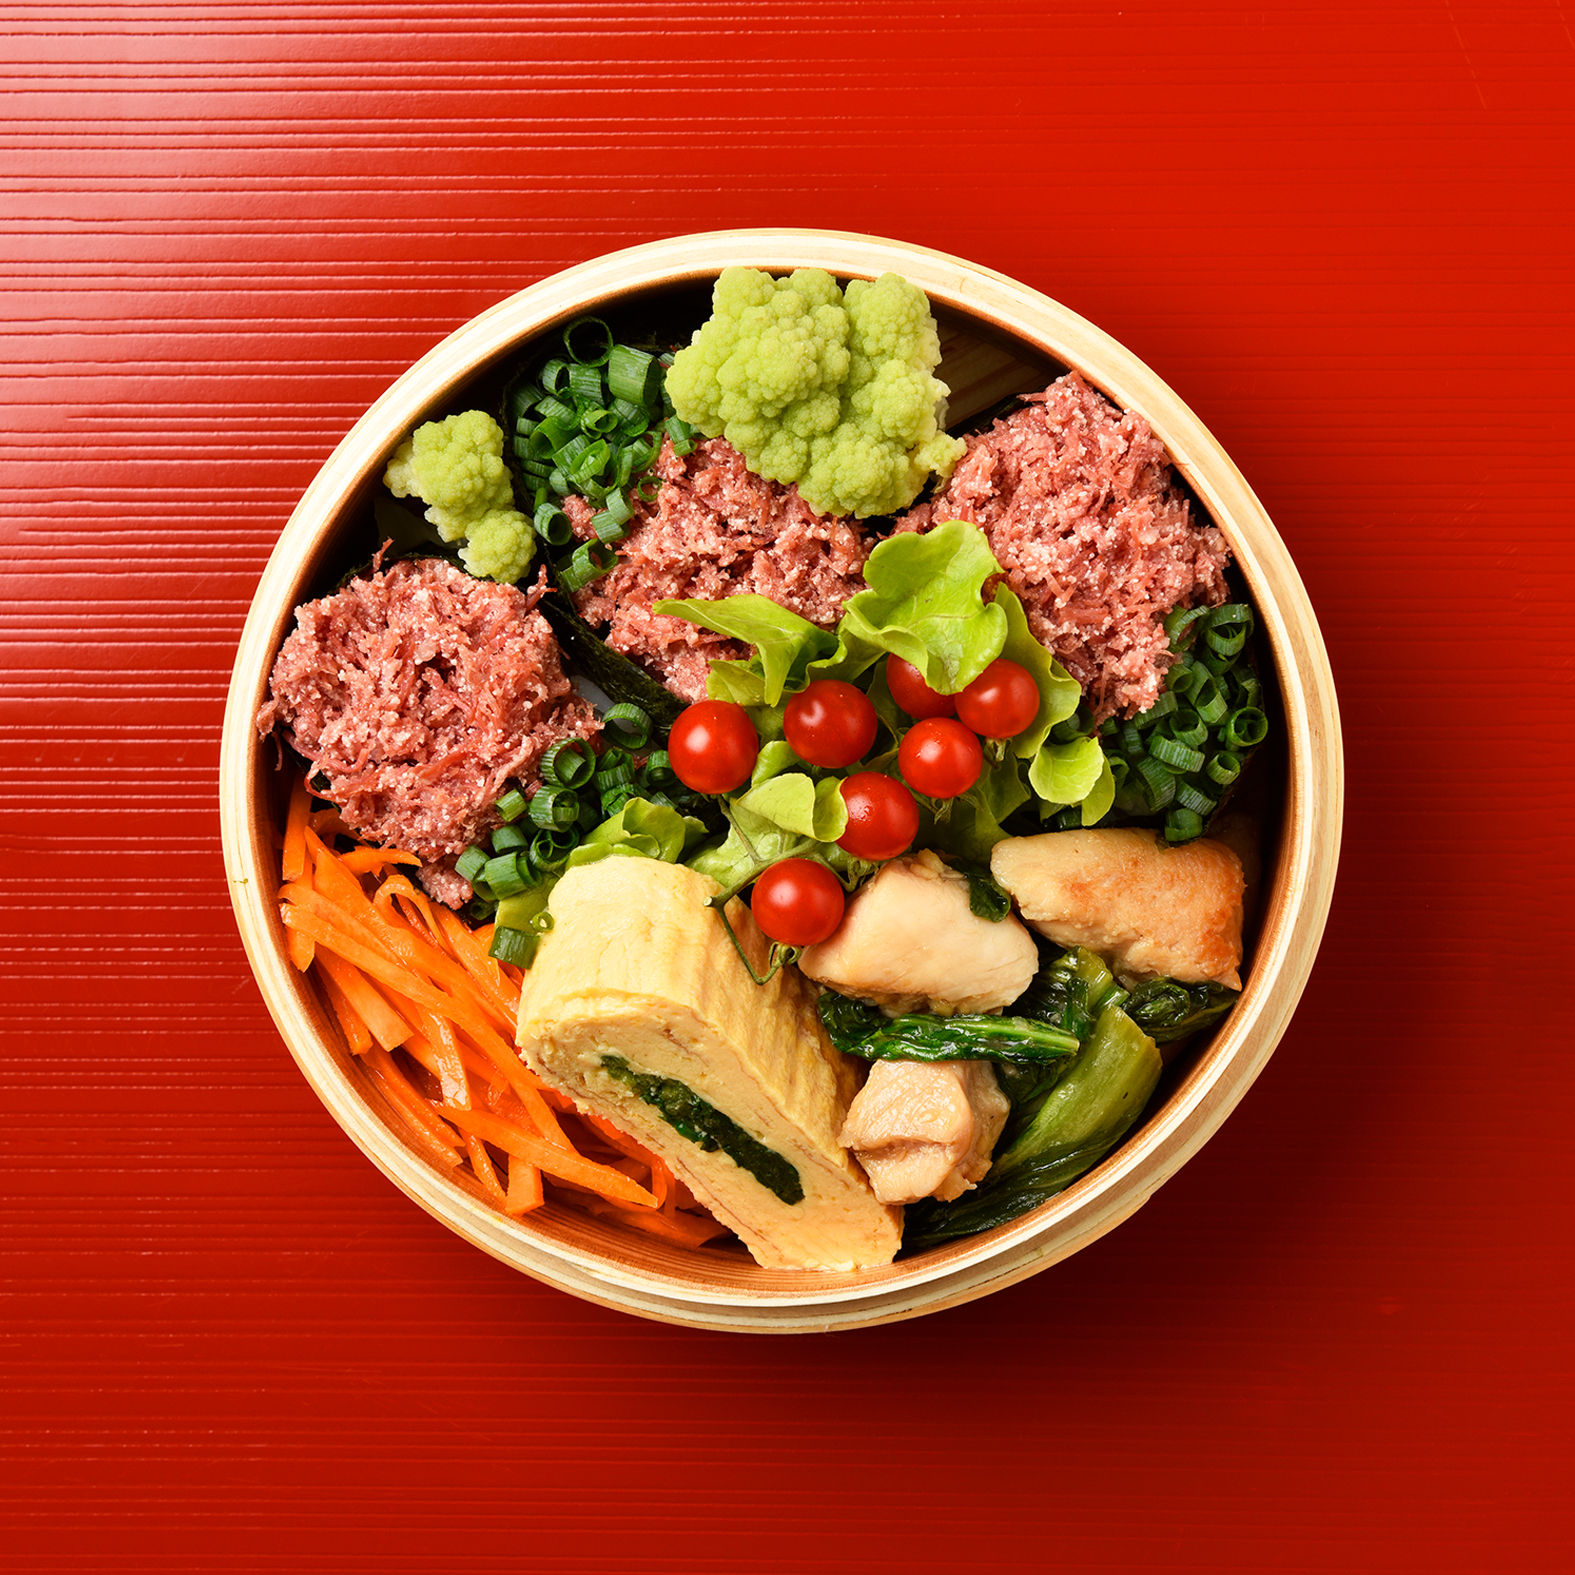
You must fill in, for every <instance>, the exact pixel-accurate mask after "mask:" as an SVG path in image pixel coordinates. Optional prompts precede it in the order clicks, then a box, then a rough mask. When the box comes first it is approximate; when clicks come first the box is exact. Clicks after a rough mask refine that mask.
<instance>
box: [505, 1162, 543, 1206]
mask: <svg viewBox="0 0 1575 1575" xmlns="http://www.w3.org/2000/svg"><path fill="white" fill-rule="evenodd" d="M546 1201H547V1195H546V1193H545V1192H544V1191H543V1190H542V1185H541V1172H540V1171H539V1170H538V1169H537V1168H536V1167H535V1166H534V1165H528V1164H526V1162H525V1161H524V1160H523V1159H516V1158H515V1157H514V1156H513V1155H512V1154H511V1155H510V1156H509V1190H508V1196H507V1197H506V1198H505V1199H504V1200H503V1212H504V1213H505V1214H529V1213H530V1211H531V1210H532V1209H539V1208H540V1207H541V1206H542V1204H543V1203H545V1202H546Z"/></svg>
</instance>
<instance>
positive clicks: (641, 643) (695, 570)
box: [565, 438, 873, 700]
mask: <svg viewBox="0 0 1575 1575" xmlns="http://www.w3.org/2000/svg"><path fill="white" fill-rule="evenodd" d="M654 471H655V474H656V476H657V477H658V478H659V479H660V482H661V485H660V488H659V490H658V491H657V494H656V497H655V498H654V499H652V500H649V501H639V502H637V503H636V507H635V518H634V522H633V524H632V526H631V528H630V532H629V536H628V539H627V540H626V541H625V542H624V543H623V545H622V547H621V548H620V549H619V561H618V564H617V567H616V568H614V569H613V570H612V572H611V573H609V574H605V575H603V576H602V578H601V579H599V580H594V581H592V582H591V584H590V585H588V586H586V587H585V589H583V590H581V591H577V592H576V593H575V597H574V601H575V605H576V607H578V608H579V611H580V616H581V617H582V618H584V619H585V621H586V622H587V623H588V624H590V625H591V626H592V628H597V629H600V628H601V626H602V625H606V626H607V627H606V632H605V634H604V635H603V638H604V639H605V640H606V642H607V644H608V645H610V646H612V648H613V649H614V650H615V651H621V652H622V653H623V654H624V655H625V656H628V657H631V658H633V659H634V660H635V661H637V662H639V663H641V664H642V665H643V666H645V667H646V668H648V669H649V670H650V671H651V672H652V673H654V674H655V675H656V676H657V677H659V678H660V679H661V680H662V681H663V682H664V683H665V684H666V685H667V687H668V688H669V689H671V690H672V691H673V692H674V693H675V694H678V695H682V696H683V698H684V699H686V700H700V699H703V698H704V697H705V681H706V672H707V663H708V662H709V661H710V660H711V659H712V658H713V657H723V658H734V659H742V658H744V657H747V656H748V655H749V647H748V646H746V645H744V644H742V643H741V642H740V641H737V640H730V639H728V638H727V637H726V636H725V635H720V634H715V633H713V632H712V631H711V630H709V629H699V628H696V627H695V625H693V624H690V623H685V622H684V621H683V620H682V619H681V618H668V617H664V616H662V615H660V614H657V613H653V612H652V611H651V604H652V603H653V602H657V601H661V600H662V599H663V598H664V597H673V598H675V599H684V598H689V597H704V598H706V599H716V598H720V597H723V596H734V595H738V594H740V593H741V592H753V593H754V594H756V595H759V596H769V597H770V598H771V600H772V601H774V602H777V603H779V604H780V605H781V606H783V607H787V608H789V609H790V610H791V611H793V612H796V613H798V614H799V615H800V616H801V617H803V618H807V619H808V620H809V621H810V622H811V623H815V624H819V625H820V626H821V627H822V628H826V629H829V628H831V627H832V626H833V625H834V624H835V623H836V621H837V619H838V618H839V617H840V616H841V614H842V606H843V603H844V602H846V601H847V599H848V598H849V597H850V596H852V595H853V594H854V593H855V592H857V591H861V590H863V589H864V581H863V570H864V560H865V559H866V558H867V557H868V556H869V552H870V547H871V546H872V545H873V543H872V542H871V541H870V540H869V539H868V538H866V536H865V535H864V533H863V532H862V531H861V530H860V528H859V527H858V525H857V524H856V523H855V522H854V521H852V520H845V519H838V518H835V517H834V516H821V515H818V514H816V513H815V512H814V510H813V509H811V508H810V506H809V505H808V504H807V503H805V502H804V500H803V499H802V498H801V497H800V496H799V495H798V488H797V487H784V486H782V485H781V483H779V482H775V481H768V480H766V479H765V478H764V477H763V476H755V475H751V474H750V472H749V471H748V470H747V469H746V468H745V465H744V457H743V455H742V454H740V453H739V452H738V451H737V450H736V449H735V448H734V447H733V446H732V445H731V444H730V443H727V442H725V441H724V440H723V439H721V438H708V439H703V440H702V441H701V442H700V443H698V444H697V445H696V447H695V449H694V451H693V452H692V453H691V454H688V455H685V456H680V455H678V454H676V453H675V452H674V451H673V446H672V443H671V441H670V440H666V441H664V442H663V444H662V451H661V454H660V455H659V456H658V457H657V461H656V465H655V467H654ZM565 508H566V510H567V512H568V515H569V518H570V519H571V521H572V522H573V524H574V530H575V534H576V535H578V536H580V537H581V538H582V539H586V540H589V539H590V538H591V537H592V535H593V532H592V530H591V525H590V520H591V513H592V510H591V507H590V505H589V504H588V503H586V502H585V500H584V499H583V498H570V499H569V500H568V502H567V503H566V504H565Z"/></svg>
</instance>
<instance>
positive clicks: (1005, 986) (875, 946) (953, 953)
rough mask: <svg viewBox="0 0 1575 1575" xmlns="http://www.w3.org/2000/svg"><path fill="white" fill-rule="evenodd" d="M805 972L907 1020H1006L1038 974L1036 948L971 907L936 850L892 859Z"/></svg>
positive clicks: (1015, 926)
mask: <svg viewBox="0 0 1575 1575" xmlns="http://www.w3.org/2000/svg"><path fill="white" fill-rule="evenodd" d="M798 965H799V967H800V968H801V969H802V970H803V971H804V972H805V973H806V974H808V975H809V977H810V978H811V979H814V980H817V981H818V982H819V983H821V984H824V985H827V986H829V987H830V988H831V989H833V990H836V991H838V992H839V993H840V994H842V995H851V996H855V997H857V998H858V999H859V1000H861V1001H868V1002H870V1003H871V1004H872V1005H875V1006H878V1007H880V1008H881V1009H882V1010H883V1011H885V1012H887V1013H888V1014H889V1015H891V1016H894V1017H895V1016H899V1015H900V1014H902V1013H903V1012H939V1013H941V1014H943V1015H945V1016H952V1015H953V1014H955V1013H959V1012H998V1011H1000V1010H1001V1008H1002V1007H1003V1006H1005V1005H1007V1004H1008V1003H1009V1002H1011V1001H1015V1000H1016V999H1017V997H1018V996H1020V995H1021V994H1022V993H1023V991H1024V990H1026V989H1027V988H1028V986H1029V983H1030V982H1031V980H1032V979H1033V976H1034V973H1035V971H1036V970H1037V968H1038V966H1039V952H1038V949H1037V948H1036V947H1035V945H1034V938H1033V936H1031V935H1030V934H1029V933H1028V931H1027V930H1025V929H1024V928H1023V926H1022V925H1021V924H1019V923H1018V922H1017V920H1016V919H1014V918H1012V917H1011V916H1010V915H1008V916H1007V917H1006V918H1004V919H1002V920H1000V921H999V922H998V923H991V922H990V920H988V919H981V918H980V917H979V916H978V915H977V914H975V913H973V912H972V911H971V910H970V909H969V907H968V881H967V877H966V876H963V875H961V874H959V873H958V872H957V871H956V870H954V869H953V868H952V867H951V866H950V865H949V864H946V863H944V862H943V861H942V860H941V859H940V858H938V857H937V856H936V855H935V854H934V853H931V852H930V851H929V850H928V849H926V850H924V851H923V852H921V853H915V854H912V855H911V856H909V857H907V858H901V859H893V860H892V861H891V863H889V864H887V865H886V866H885V867H884V868H883V869H882V870H881V871H880V872H879V873H878V874H877V875H876V876H875V877H874V879H873V880H871V881H870V882H869V883H868V884H867V885H865V886H862V887H861V888H860V889H859V890H858V891H857V892H856V893H855V894H854V895H853V898H852V900H851V901H850V902H849V903H848V909H847V913H846V914H845V915H844V917H843V920H842V923H841V924H840V925H839V926H838V928H837V930H836V933H835V934H833V935H832V936H831V938H830V939H829V940H825V941H822V942H820V944H819V945H817V946H810V947H806V948H805V951H804V954H803V955H802V956H801V957H800V958H799V964H798Z"/></svg>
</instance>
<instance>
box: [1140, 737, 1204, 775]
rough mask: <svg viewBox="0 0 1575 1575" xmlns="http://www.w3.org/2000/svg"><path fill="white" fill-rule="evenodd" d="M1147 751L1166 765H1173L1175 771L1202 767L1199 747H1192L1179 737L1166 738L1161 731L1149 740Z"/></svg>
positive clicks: (1202, 756) (1202, 758)
mask: <svg viewBox="0 0 1575 1575" xmlns="http://www.w3.org/2000/svg"><path fill="white" fill-rule="evenodd" d="M1148 751H1149V753H1150V754H1151V755H1152V756H1153V757H1154V759H1156V760H1163V761H1164V762H1165V764H1166V765H1167V766H1173V767H1174V768H1175V769H1176V770H1177V771H1201V770H1202V769H1203V761H1204V755H1203V751H1202V750H1201V749H1193V748H1191V747H1190V746H1188V745H1186V744H1183V743H1182V742H1181V741H1180V740H1179V739H1175V738H1166V737H1165V736H1164V734H1163V733H1155V734H1154V736H1153V737H1152V738H1151V739H1150V740H1149V746H1148Z"/></svg>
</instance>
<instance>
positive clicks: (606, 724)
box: [602, 700, 651, 749]
mask: <svg viewBox="0 0 1575 1575" xmlns="http://www.w3.org/2000/svg"><path fill="white" fill-rule="evenodd" d="M602 726H603V728H605V729H608V730H609V731H610V733H611V735H612V737H613V738H614V739H615V740H616V741H617V742H618V743H619V744H621V745H622V746H623V747H624V748H625V749H644V748H645V746H646V743H647V742H648V741H649V739H650V737H651V719H650V717H649V716H648V715H646V713H645V712H644V711H643V710H641V709H640V707H639V706H637V705H635V704H633V703H632V702H630V701H628V700H625V701H624V702H623V703H622V704H620V705H615V706H613V707H611V708H610V709H609V710H608V712H607V714H606V716H604V717H603V718H602Z"/></svg>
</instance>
